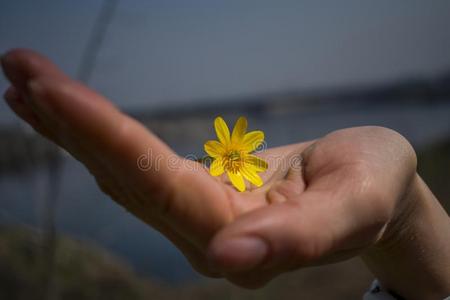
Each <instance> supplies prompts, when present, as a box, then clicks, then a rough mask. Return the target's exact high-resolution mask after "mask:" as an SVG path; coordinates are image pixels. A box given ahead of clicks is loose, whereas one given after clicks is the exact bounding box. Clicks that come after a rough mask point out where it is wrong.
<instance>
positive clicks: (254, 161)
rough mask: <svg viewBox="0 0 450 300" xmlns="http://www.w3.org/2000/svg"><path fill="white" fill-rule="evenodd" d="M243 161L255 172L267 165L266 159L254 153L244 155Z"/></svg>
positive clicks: (262, 170)
mask: <svg viewBox="0 0 450 300" xmlns="http://www.w3.org/2000/svg"><path fill="white" fill-rule="evenodd" d="M244 162H245V165H246V167H252V168H253V169H254V170H255V171H256V172H264V171H265V170H267V168H268V167H269V165H268V164H267V162H266V161H264V160H263V159H261V158H259V157H257V156H255V155H250V154H249V155H246V156H245V160H244Z"/></svg>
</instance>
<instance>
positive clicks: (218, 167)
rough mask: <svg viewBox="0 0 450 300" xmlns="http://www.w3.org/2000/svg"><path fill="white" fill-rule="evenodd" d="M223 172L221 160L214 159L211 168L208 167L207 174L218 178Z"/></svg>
mask: <svg viewBox="0 0 450 300" xmlns="http://www.w3.org/2000/svg"><path fill="white" fill-rule="evenodd" d="M223 172H225V170H224V169H223V164H222V160H221V159H215V160H214V161H213V162H212V163H211V166H209V174H211V175H212V176H219V175H221V174H222V173H223Z"/></svg>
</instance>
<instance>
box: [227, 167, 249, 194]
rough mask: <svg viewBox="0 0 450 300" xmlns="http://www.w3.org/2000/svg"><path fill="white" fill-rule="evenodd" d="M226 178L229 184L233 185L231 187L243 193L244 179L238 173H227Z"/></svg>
mask: <svg viewBox="0 0 450 300" xmlns="http://www.w3.org/2000/svg"><path fill="white" fill-rule="evenodd" d="M227 175H228V178H229V179H230V181H231V184H233V186H234V187H235V188H236V189H237V190H238V191H239V192H243V191H245V182H244V178H243V177H242V175H241V174H239V173H232V172H227Z"/></svg>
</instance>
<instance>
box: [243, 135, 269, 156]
mask: <svg viewBox="0 0 450 300" xmlns="http://www.w3.org/2000/svg"><path fill="white" fill-rule="evenodd" d="M263 142H264V132H262V131H260V130H255V131H250V132H249V133H247V134H246V135H245V136H244V140H243V142H242V143H243V150H245V151H247V152H252V151H255V150H256V149H257V148H258V147H259V146H260V145H261V144H262V143H263Z"/></svg>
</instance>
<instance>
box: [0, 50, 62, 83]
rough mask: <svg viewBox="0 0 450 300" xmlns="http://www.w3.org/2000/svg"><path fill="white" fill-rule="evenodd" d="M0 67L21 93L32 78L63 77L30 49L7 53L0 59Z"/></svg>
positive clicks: (50, 63)
mask: <svg viewBox="0 0 450 300" xmlns="http://www.w3.org/2000/svg"><path fill="white" fill-rule="evenodd" d="M1 66H2V69H3V72H4V74H5V76H6V77H7V78H8V80H9V81H10V82H11V83H12V84H13V85H14V86H15V87H16V88H18V89H19V90H23V91H25V89H26V84H27V82H28V81H29V80H31V79H33V78H36V77H39V76H45V75H54V76H64V75H63V74H62V73H61V72H60V71H59V70H58V68H57V67H56V66H55V65H54V64H53V63H52V62H50V60H48V59H47V58H46V57H44V56H43V55H41V54H39V53H37V52H35V51H33V50H30V49H23V48H17V49H12V50H9V51H7V52H6V53H5V54H3V55H2V57H1Z"/></svg>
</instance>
